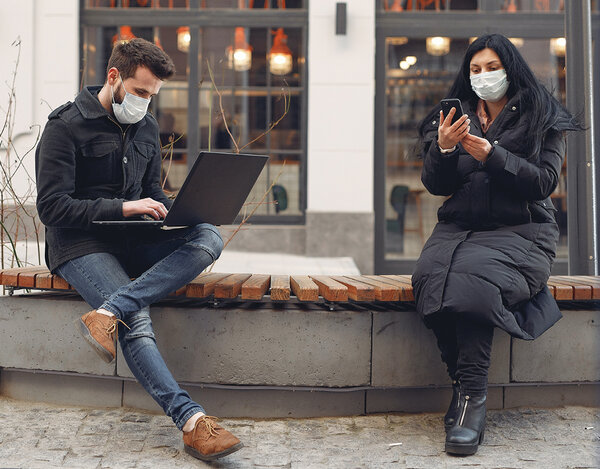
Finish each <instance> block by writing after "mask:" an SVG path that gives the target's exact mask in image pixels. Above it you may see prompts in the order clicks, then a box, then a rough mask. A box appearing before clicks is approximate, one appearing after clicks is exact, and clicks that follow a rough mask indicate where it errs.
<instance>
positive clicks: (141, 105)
mask: <svg viewBox="0 0 600 469" xmlns="http://www.w3.org/2000/svg"><path fill="white" fill-rule="evenodd" d="M119 78H121V77H120V76H119ZM121 84H122V85H123V89H124V90H125V97H124V98H123V102H121V103H120V104H119V103H116V102H115V94H114V91H113V88H112V86H111V88H110V96H111V100H112V109H113V112H114V113H115V117H116V118H117V120H118V121H119V122H120V123H121V124H135V123H136V122H139V121H141V120H142V119H143V118H144V116H145V115H146V112H148V106H149V105H150V99H146V98H140V97H139V96H136V95H134V94H131V93H128V92H127V90H126V89H125V83H123V78H121Z"/></svg>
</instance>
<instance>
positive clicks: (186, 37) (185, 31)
mask: <svg viewBox="0 0 600 469" xmlns="http://www.w3.org/2000/svg"><path fill="white" fill-rule="evenodd" d="M191 39H192V36H191V35H190V28H189V27H188V26H181V27H179V28H177V49H179V50H180V51H181V52H188V51H189V50H190V41H191Z"/></svg>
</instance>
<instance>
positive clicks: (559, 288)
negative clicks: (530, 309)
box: [547, 277, 573, 300]
mask: <svg viewBox="0 0 600 469" xmlns="http://www.w3.org/2000/svg"><path fill="white" fill-rule="evenodd" d="M547 283H548V285H549V286H550V285H551V286H552V287H554V298H555V299H556V300H572V299H573V288H572V287H570V286H569V285H563V284H562V283H559V282H555V281H554V280H552V277H550V278H549V279H548V282H547Z"/></svg>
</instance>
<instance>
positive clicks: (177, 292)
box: [169, 285, 187, 297]
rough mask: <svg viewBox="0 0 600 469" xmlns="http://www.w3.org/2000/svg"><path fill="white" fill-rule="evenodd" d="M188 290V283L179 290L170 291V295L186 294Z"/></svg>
mask: <svg viewBox="0 0 600 469" xmlns="http://www.w3.org/2000/svg"><path fill="white" fill-rule="evenodd" d="M186 292H187V285H186V286H185V287H181V288H180V289H179V290H176V291H174V292H171V293H169V296H171V297H173V296H184V295H185V294H186Z"/></svg>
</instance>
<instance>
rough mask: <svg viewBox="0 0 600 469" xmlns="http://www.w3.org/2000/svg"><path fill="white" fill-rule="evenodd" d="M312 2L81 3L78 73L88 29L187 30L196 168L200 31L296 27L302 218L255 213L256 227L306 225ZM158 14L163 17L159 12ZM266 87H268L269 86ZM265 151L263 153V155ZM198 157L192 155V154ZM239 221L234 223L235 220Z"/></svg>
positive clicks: (83, 0)
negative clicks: (260, 5)
mask: <svg viewBox="0 0 600 469" xmlns="http://www.w3.org/2000/svg"><path fill="white" fill-rule="evenodd" d="M308 2H309V0H304V8H302V9H296V8H294V9H286V10H280V9H273V8H271V9H245V10H237V9H228V8H218V9H217V8H215V9H212V8H211V9H202V8H200V0H190V8H189V9H187V8H173V9H168V8H160V9H151V8H90V7H88V6H87V3H88V2H87V0H80V23H79V27H80V41H79V42H80V44H79V54H80V72H81V71H82V70H83V67H84V63H83V61H84V54H83V46H84V44H83V41H84V29H85V28H87V27H97V28H102V27H119V26H121V25H124V24H127V25H129V26H133V27H164V26H177V27H178V26H189V28H190V34H191V41H190V48H189V51H188V55H189V57H197V59H196V60H188V68H189V73H188V136H187V153H188V160H187V161H188V170H189V169H190V168H191V165H193V163H194V161H195V159H196V155H197V153H198V150H199V148H200V146H201V142H200V130H199V128H197V126H195V125H190V123H191V122H198V121H199V106H200V104H199V97H200V90H199V87H198V86H190V84H192V83H199V79H200V78H199V75H200V68H199V59H200V56H199V49H200V48H199V29H200V28H202V27H211V28H215V27H236V26H243V27H246V28H271V29H275V28H297V29H301V31H302V45H301V47H302V51H303V54H304V64H303V66H302V67H301V70H300V73H301V76H300V82H301V86H299V87H294V89H295V90H300V92H301V93H302V98H301V101H300V113H301V116H300V128H299V131H300V134H301V135H300V174H299V181H298V188H299V194H298V197H299V201H298V202H299V210H300V212H301V214H299V215H284V214H281V215H254V216H253V217H252V223H253V224H263V225H264V224H272V225H299V224H305V221H306V205H307V195H306V187H307V170H306V165H307V130H308V124H307V120H308V119H307V107H308V87H307V86H308V62H307V60H306V57H307V55H308V49H307V47H308ZM157 13H160V14H157ZM265 89H267V87H266V86H265ZM259 153H264V152H262V151H261V152H259ZM192 155H194V156H192ZM237 221H238V220H236V222H237Z"/></svg>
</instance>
